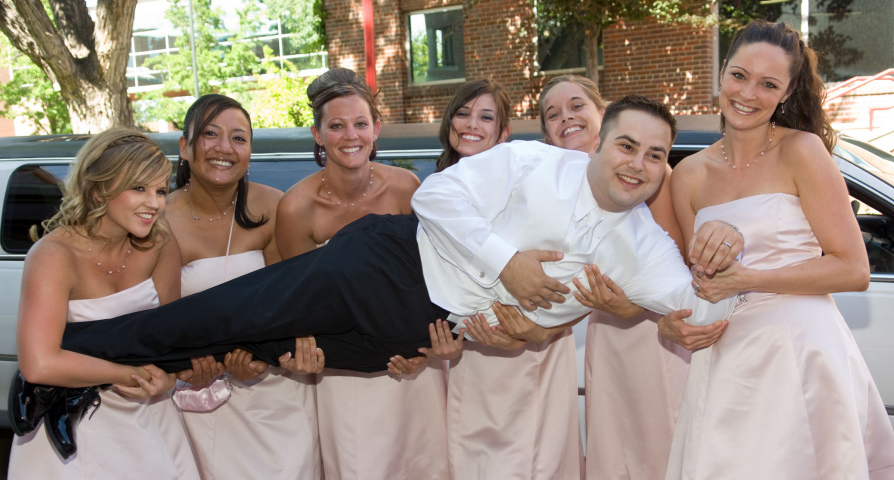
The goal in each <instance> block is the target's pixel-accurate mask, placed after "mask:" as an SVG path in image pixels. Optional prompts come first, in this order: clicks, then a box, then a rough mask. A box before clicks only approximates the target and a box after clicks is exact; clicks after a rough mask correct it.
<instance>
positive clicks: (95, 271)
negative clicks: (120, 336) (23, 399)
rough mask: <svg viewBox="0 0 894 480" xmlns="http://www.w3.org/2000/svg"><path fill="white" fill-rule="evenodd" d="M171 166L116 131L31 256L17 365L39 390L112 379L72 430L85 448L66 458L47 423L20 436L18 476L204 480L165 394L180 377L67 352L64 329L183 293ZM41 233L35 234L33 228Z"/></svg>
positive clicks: (69, 189) (138, 138)
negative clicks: (169, 209)
mask: <svg viewBox="0 0 894 480" xmlns="http://www.w3.org/2000/svg"><path fill="white" fill-rule="evenodd" d="M170 174H171V165H170V162H168V160H167V158H166V157H165V155H164V153H162V151H161V149H160V148H159V147H158V146H157V145H156V144H155V143H154V142H152V141H151V140H149V138H147V137H146V136H145V135H143V134H142V133H140V132H138V131H136V130H131V129H123V128H113V129H110V130H107V131H105V132H102V133H99V134H97V135H95V136H94V137H93V138H91V139H90V140H89V141H88V142H87V143H86V144H85V145H84V147H83V148H82V149H81V151H80V152H78V157H77V160H76V161H75V163H74V164H73V165H72V172H71V174H70V176H69V179H68V181H67V183H66V187H65V195H64V197H63V199H62V206H61V209H60V211H59V213H57V214H56V215H55V216H54V217H53V218H51V219H50V220H48V221H46V222H44V225H43V226H44V231H45V232H46V234H45V235H44V237H43V238H41V239H40V240H39V241H38V242H37V243H35V244H34V246H33V247H32V248H31V250H30V251H29V252H28V256H27V257H26V260H25V270H24V276H23V279H22V296H21V306H20V309H19V324H18V334H19V337H18V348H19V365H20V367H21V369H22V374H23V375H24V377H25V378H26V379H27V380H28V381H30V382H35V383H42V384H49V385H58V386H64V387H83V386H87V385H99V384H112V387H111V388H110V389H104V390H102V391H100V393H99V395H100V399H101V406H100V407H99V408H98V409H96V411H94V412H92V413H87V414H85V415H84V416H83V418H82V419H81V421H80V422H79V423H78V424H77V425H75V426H74V434H75V440H76V441H77V451H76V452H75V453H74V454H73V455H71V456H69V457H68V458H62V456H61V455H60V454H59V453H57V451H56V450H55V449H54V448H53V446H52V444H51V442H50V439H49V437H48V435H47V433H46V432H47V429H45V428H43V427H44V425H38V428H36V429H35V430H33V431H31V432H30V433H28V434H26V435H25V436H21V437H16V438H15V440H14V441H13V445H12V452H11V454H10V464H9V478H10V479H32V478H41V479H66V478H70V479H84V478H91V479H103V478H109V479H112V478H135V479H169V480H177V479H198V478H199V474H198V471H197V469H196V464H195V461H194V459H193V455H192V450H191V448H190V445H189V441H188V439H187V437H186V432H185V431H184V429H183V424H182V421H181V419H180V416H179V414H178V413H177V410H176V408H174V405H173V404H172V403H171V402H170V400H169V399H168V395H169V394H170V391H171V388H172V387H173V386H174V376H173V375H169V374H166V373H164V372H163V371H162V370H160V369H158V368H156V367H155V366H153V365H146V366H143V367H128V366H124V365H118V364H114V363H110V362H108V361H105V360H100V359H97V358H93V357H88V356H84V355H80V354H77V353H72V352H68V351H65V350H61V349H60V348H59V345H60V343H61V341H62V332H63V329H64V328H65V323H66V322H81V321H90V320H102V319H105V318H111V317H114V316H116V315H122V314H125V313H130V312H134V311H139V310H145V309H149V308H154V307H156V306H158V305H160V304H164V303H167V302H170V301H172V300H174V299H176V298H177V297H178V296H179V291H178V290H179V277H178V272H177V270H178V267H179V254H178V252H177V248H176V244H175V243H174V242H173V241H171V238H170V236H169V234H168V233H167V232H166V230H165V228H164V226H163V225H161V224H159V223H158V218H159V215H161V213H162V211H163V210H164V207H165V196H166V195H167V188H168V182H169V178H170ZM33 233H34V234H35V235H34V236H36V231H35V232H33Z"/></svg>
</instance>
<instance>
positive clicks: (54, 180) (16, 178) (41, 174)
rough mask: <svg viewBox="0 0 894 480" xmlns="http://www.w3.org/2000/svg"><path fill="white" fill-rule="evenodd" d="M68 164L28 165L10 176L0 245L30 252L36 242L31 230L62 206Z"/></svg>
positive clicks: (18, 251) (11, 251)
mask: <svg viewBox="0 0 894 480" xmlns="http://www.w3.org/2000/svg"><path fill="white" fill-rule="evenodd" d="M66 175H68V165H25V166H22V167H20V168H18V169H16V170H15V171H14V172H13V173H12V175H11V176H10V177H9V188H8V189H7V192H6V199H5V202H4V205H3V223H2V225H0V244H2V246H3V249H4V250H5V251H7V252H9V253H26V252H27V251H28V249H29V248H30V247H31V244H32V243H33V242H32V241H31V238H30V236H29V234H28V230H29V229H30V228H31V226H33V225H39V224H40V222H42V221H44V220H46V219H48V218H50V217H51V216H53V214H55V213H56V211H57V210H58V209H59V202H60V201H61V199H62V189H61V186H62V182H63V181H64V179H65V176H66Z"/></svg>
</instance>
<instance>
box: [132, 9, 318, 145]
mask: <svg viewBox="0 0 894 480" xmlns="http://www.w3.org/2000/svg"><path fill="white" fill-rule="evenodd" d="M316 4H321V0H265V1H264V2H246V3H245V4H244V5H243V7H244V8H240V9H239V11H238V26H237V28H236V29H235V30H234V29H233V28H232V25H229V26H228V25H226V24H225V22H224V18H223V17H222V16H221V13H220V12H221V11H222V10H221V8H219V7H220V6H221V5H220V1H215V0H193V8H194V13H195V17H196V18H195V37H196V52H197V64H198V73H199V74H198V77H199V90H200V91H199V94H205V93H221V94H224V95H228V96H231V97H233V98H235V99H237V100H239V101H240V102H242V103H243V105H245V107H246V109H247V110H248V111H249V112H250V113H251V114H252V117H253V118H252V120H253V123H254V124H255V126H256V127H290V126H298V125H305V124H306V123H307V115H308V108H309V107H308V106H307V105H306V103H307V101H306V95H305V94H304V90H306V88H307V83H308V81H309V80H307V79H303V78H300V77H298V72H297V69H296V68H295V67H294V66H293V65H292V64H291V63H288V62H285V64H284V66H282V67H280V66H279V65H278V64H277V63H276V62H274V61H273V60H272V59H271V57H272V55H273V53H272V51H271V50H270V49H269V48H268V47H266V46H264V47H263V48H262V46H261V44H260V43H259V42H258V41H257V40H255V37H257V36H258V33H259V32H263V31H269V27H270V25H269V23H268V22H269V20H268V19H270V18H274V19H275V18H280V22H281V28H282V29H283V31H285V32H290V33H295V32H298V33H300V35H297V36H295V37H290V38H289V40H296V39H300V41H301V44H300V48H301V51H308V50H311V51H314V50H317V49H318V48H319V47H320V45H321V42H324V41H325V38H324V37H323V36H322V34H321V32H320V31H319V30H318V28H319V24H318V22H317V20H316V19H317V17H315V16H314V15H303V14H302V11H306V10H308V9H309V10H311V11H313V10H314V6H315V5H316ZM265 10H266V11H265ZM166 16H167V18H168V20H169V21H170V22H171V24H172V25H173V26H174V27H175V28H176V29H178V30H179V31H181V32H184V34H183V35H181V36H179V37H178V39H177V43H176V45H177V47H178V51H177V52H175V53H171V54H164V55H159V56H156V57H152V58H150V59H149V60H147V61H146V63H145V65H146V66H147V67H148V68H151V69H154V70H162V71H165V72H166V74H165V81H164V88H163V89H161V90H156V91H152V92H149V93H146V94H143V95H141V96H140V102H138V103H139V106H138V107H137V118H138V119H139V121H140V122H141V123H148V122H149V121H153V120H165V121H167V122H170V123H172V124H173V125H175V126H176V127H177V128H180V127H181V125H180V122H182V119H183V117H184V115H185V113H186V109H187V108H188V107H189V104H190V102H191V101H192V100H193V99H194V98H195V97H194V96H187V97H182V96H176V95H175V96H171V94H172V93H174V94H179V93H187V92H188V93H194V92H193V90H194V86H193V85H194V80H193V68H192V52H191V45H190V36H189V35H188V32H189V10H188V3H187V0H171V3H170V6H169V8H168V11H167V12H166ZM259 50H261V51H262V52H263V58H262V57H259V56H258V51H259Z"/></svg>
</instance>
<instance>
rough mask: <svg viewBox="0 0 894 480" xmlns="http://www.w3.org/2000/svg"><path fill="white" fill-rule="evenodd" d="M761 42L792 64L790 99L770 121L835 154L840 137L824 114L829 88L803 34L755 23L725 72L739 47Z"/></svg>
mask: <svg viewBox="0 0 894 480" xmlns="http://www.w3.org/2000/svg"><path fill="white" fill-rule="evenodd" d="M759 42H765V43H769V44H770V45H776V46H777V47H779V48H781V49H782V50H784V51H785V53H787V54H788V56H789V59H790V60H791V69H790V71H789V74H790V76H791V83H789V86H788V93H789V97H788V98H787V99H786V100H785V102H782V103H780V104H779V105H777V106H776V111H774V112H773V116H772V117H770V121H772V122H776V124H777V125H780V126H783V127H787V128H794V129H797V130H803V131H805V132H810V133H814V134H816V135H817V136H818V137H820V138H821V139H822V141H823V144H824V145H825V146H826V150H828V151H829V152H832V149H833V148H834V147H835V141H836V136H835V131H834V130H833V129H832V126H831V125H830V124H829V118H828V117H827V116H826V112H825V111H823V100H824V98H825V95H826V87H825V84H823V80H822V79H821V78H820V76H819V73H817V69H816V65H817V62H816V53H814V51H813V49H812V48H810V47H808V46H807V45H804V42H803V41H802V40H801V34H799V33H798V32H796V31H795V30H792V29H791V28H789V27H788V26H787V25H786V24H785V23H782V22H768V21H766V20H754V21H752V22H750V23H749V24H748V25H746V26H744V27H742V29H741V30H739V31H738V33H736V37H735V38H734V39H733V42H732V43H731V44H730V46H729V51H727V54H726V61H725V62H724V65H723V70H724V71H725V70H726V62H728V61H729V59H730V58H733V55H735V54H736V52H737V51H738V50H739V47H741V46H742V45H748V44H752V43H759ZM721 75H722V73H721ZM721 120H722V119H721Z"/></svg>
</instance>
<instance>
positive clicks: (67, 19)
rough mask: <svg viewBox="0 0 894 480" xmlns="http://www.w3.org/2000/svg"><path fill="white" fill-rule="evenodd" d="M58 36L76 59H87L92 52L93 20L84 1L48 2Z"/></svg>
mask: <svg viewBox="0 0 894 480" xmlns="http://www.w3.org/2000/svg"><path fill="white" fill-rule="evenodd" d="M50 5H52V8H53V15H55V16H56V24H57V25H58V30H59V33H60V36H61V37H62V39H63V41H64V42H65V45H66V47H68V50H69V51H71V53H72V55H73V56H74V57H75V58H77V59H83V58H87V57H88V56H89V55H90V54H91V53H92V52H93V51H94V50H95V45H94V42H93V19H92V18H90V12H89V11H88V10H87V3H86V2H84V1H56V2H50Z"/></svg>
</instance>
